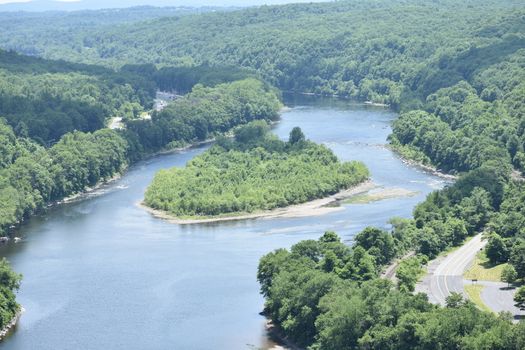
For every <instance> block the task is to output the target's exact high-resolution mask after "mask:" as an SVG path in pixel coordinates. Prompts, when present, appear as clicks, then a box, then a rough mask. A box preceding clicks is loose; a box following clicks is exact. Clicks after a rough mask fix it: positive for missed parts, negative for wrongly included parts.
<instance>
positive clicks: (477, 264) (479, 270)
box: [463, 251, 507, 282]
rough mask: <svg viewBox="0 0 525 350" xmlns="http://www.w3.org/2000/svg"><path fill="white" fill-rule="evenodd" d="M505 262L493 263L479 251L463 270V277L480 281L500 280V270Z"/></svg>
mask: <svg viewBox="0 0 525 350" xmlns="http://www.w3.org/2000/svg"><path fill="white" fill-rule="evenodd" d="M505 266H507V264H499V265H493V264H491V263H490V261H489V259H488V258H487V256H486V255H485V251H481V252H479V253H478V255H476V259H475V260H474V263H473V264H472V266H471V267H470V268H469V269H468V270H467V271H466V272H465V274H464V275H463V277H464V278H465V279H468V280H472V279H477V280H480V281H493V282H501V272H502V271H503V269H504V268H505Z"/></svg>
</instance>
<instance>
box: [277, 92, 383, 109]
mask: <svg viewBox="0 0 525 350" xmlns="http://www.w3.org/2000/svg"><path fill="white" fill-rule="evenodd" d="M282 92H284V93H287V94H293V95H301V96H313V97H328V98H337V99H341V100H347V101H355V102H356V103H359V104H363V105H365V106H371V107H381V108H390V107H391V106H390V105H389V104H387V103H380V102H374V101H363V100H359V99H356V98H352V97H349V96H343V95H337V94H318V93H315V92H301V91H291V90H284V91H282Z"/></svg>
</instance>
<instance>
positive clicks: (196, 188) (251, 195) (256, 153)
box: [144, 121, 369, 217]
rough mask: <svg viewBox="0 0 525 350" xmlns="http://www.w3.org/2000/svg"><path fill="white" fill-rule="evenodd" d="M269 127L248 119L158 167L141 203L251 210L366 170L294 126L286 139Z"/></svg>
mask: <svg viewBox="0 0 525 350" xmlns="http://www.w3.org/2000/svg"><path fill="white" fill-rule="evenodd" d="M269 130H270V129H269V126H268V124H267V123H266V122H265V121H255V122H252V123H249V124H247V125H245V126H241V127H239V128H237V129H236V130H235V131H234V139H233V140H231V139H228V138H224V137H223V138H221V139H220V140H219V141H218V143H217V145H216V146H214V147H212V148H211V149H210V150H208V151H206V152H205V153H204V154H202V155H200V156H198V157H196V158H194V159H193V160H191V161H190V162H189V163H188V164H187V165H186V167H185V168H183V169H179V168H173V169H169V170H161V171H160V172H159V173H157V174H156V176H155V179H154V180H153V182H152V183H151V185H150V186H149V187H148V190H147V191H146V195H145V200H144V203H145V204H146V205H147V206H149V207H152V208H154V209H159V210H162V211H165V212H168V213H170V214H172V215H174V216H177V217H207V216H218V215H221V214H230V215H231V214H235V213H251V212H254V211H257V210H259V211H260V210H269V209H274V208H279V207H286V206H289V205H292V204H299V203H304V202H307V201H310V200H313V199H317V198H322V197H325V196H327V195H330V194H334V193H337V192H339V191H340V190H342V189H347V188H349V187H351V186H355V185H357V184H358V183H360V182H363V181H364V180H366V179H367V178H368V176H369V173H368V170H367V169H366V167H365V166H364V164H362V163H359V162H347V163H340V162H339V161H338V160H337V157H336V156H335V155H334V154H333V152H332V151H330V150H329V149H328V148H326V147H324V146H322V145H317V144H315V143H313V142H310V141H307V140H306V139H305V136H304V135H303V133H302V131H301V130H300V129H299V128H295V129H293V130H292V132H291V133H290V138H289V140H288V142H284V141H281V140H279V139H278V138H277V137H276V136H274V135H273V134H271V133H270V131H269Z"/></svg>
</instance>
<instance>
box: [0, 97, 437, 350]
mask: <svg viewBox="0 0 525 350" xmlns="http://www.w3.org/2000/svg"><path fill="white" fill-rule="evenodd" d="M287 105H288V106H290V107H291V109H290V110H289V111H288V112H286V113H284V114H283V116H282V120H281V122H280V123H278V125H276V127H275V129H274V132H275V133H276V134H277V135H279V136H280V137H282V138H287V136H288V133H289V132H290V130H291V129H292V128H293V127H295V126H300V127H301V128H302V129H303V131H304V133H305V134H306V136H307V137H308V138H309V139H311V140H313V141H316V142H320V143H324V144H326V145H327V146H329V147H330V148H332V149H333V150H334V151H335V152H336V154H337V155H338V156H339V157H340V158H341V159H343V160H352V159H357V160H362V161H363V162H365V163H366V165H367V166H368V167H369V169H370V171H371V173H372V180H373V181H374V182H375V183H376V184H377V185H378V186H383V187H385V188H403V189H408V190H411V191H415V192H417V193H418V194H417V195H415V196H413V197H404V198H394V199H387V200H382V201H377V202H372V203H368V204H346V205H343V208H344V209H343V210H341V211H337V212H333V213H330V214H327V215H324V216H311V217H306V218H305V217H302V218H274V219H256V220H246V221H238V222H222V223H215V224H206V225H193V226H178V225H173V224H170V223H167V222H165V221H163V220H160V219H157V218H154V217H152V216H151V215H150V214H148V213H147V212H145V211H144V210H142V209H141V208H140V207H138V206H137V205H136V204H137V203H138V202H140V201H141V199H142V197H143V193H144V191H145V189H146V187H147V185H148V183H149V182H150V181H151V180H152V177H153V176H154V174H155V172H156V171H158V170H159V169H163V168H169V167H173V166H184V164H185V163H186V162H187V161H188V160H190V159H191V158H193V157H194V156H196V155H198V154H199V153H201V152H203V151H204V150H205V149H206V147H207V146H203V147H198V148H193V149H190V150H187V151H184V152H180V153H174V154H169V155H163V156H158V157H155V158H152V159H149V160H147V161H144V162H141V163H139V164H137V165H135V166H133V167H131V169H130V170H129V171H128V172H127V173H126V175H125V176H124V177H123V178H122V179H120V180H119V181H117V182H114V183H112V184H110V185H108V186H106V187H104V188H103V189H101V190H99V191H97V192H96V193H94V194H92V195H90V196H87V197H86V198H84V199H82V200H80V201H77V202H75V203H71V204H67V205H61V206H59V207H56V208H53V209H51V210H50V211H49V212H48V213H47V214H46V215H44V216H41V217H36V218H33V219H32V220H30V221H29V222H28V223H27V224H25V225H24V226H23V227H22V228H21V229H20V231H19V232H18V235H19V236H20V237H22V242H20V243H14V242H13V243H9V244H8V245H6V246H4V247H2V248H0V249H1V254H2V255H3V256H6V257H7V258H8V259H9V260H10V261H11V263H12V265H13V267H14V269H15V270H17V271H18V272H20V273H22V274H23V275H24V280H23V283H22V287H21V289H20V292H19V295H18V300H19V302H20V303H21V304H22V305H23V306H24V308H25V310H26V311H25V312H24V314H23V316H22V318H21V320H20V322H19V324H18V326H17V328H16V331H15V332H14V333H13V334H12V335H11V336H10V337H9V338H8V339H6V340H5V341H4V342H3V343H1V344H0V349H53V350H57V349H77V350H81V349H126V350H129V349H252V348H253V347H254V346H255V347H261V348H268V347H271V346H272V345H273V342H272V341H271V340H269V339H268V336H267V334H266V331H265V319H264V317H262V316H261V315H260V314H259V313H260V312H261V311H262V309H263V298H262V297H261V296H260V294H259V286H258V284H257V281H256V269H257V263H258V260H259V259H260V257H261V256H263V255H264V254H266V253H268V252H269V251H271V250H273V249H276V248H281V247H290V246H291V245H293V244H294V243H296V242H298V241H300V240H303V239H316V238H318V237H319V236H320V235H321V234H322V233H323V232H324V231H326V230H333V231H336V232H337V233H339V234H340V235H341V236H342V237H343V239H344V240H345V241H348V242H351V240H352V237H353V236H354V235H355V234H356V233H357V232H358V231H359V230H361V229H362V228H364V227H365V226H367V225H376V226H379V227H387V226H388V220H389V219H390V218H391V217H393V216H401V217H409V216H410V215H411V212H412V209H413V207H414V206H415V204H417V203H418V202H420V201H421V200H423V199H424V197H425V195H426V194H428V193H429V192H430V191H432V190H435V189H438V188H441V187H442V186H443V185H444V182H443V180H441V179H440V178H437V177H435V176H432V175H430V174H427V173H424V172H422V171H420V170H418V169H417V168H413V167H409V166H407V165H405V164H403V162H402V161H401V160H400V159H399V158H398V157H397V156H395V155H394V154H393V153H392V152H391V151H390V150H388V149H387V148H385V144H386V139H387V136H388V134H389V133H390V132H391V129H390V124H391V122H392V120H393V119H394V118H395V117H396V115H395V113H393V112H390V111H387V110H383V109H377V108H366V107H365V106H362V105H356V104H352V103H350V102H345V101H337V100H330V99H315V98H301V99H295V100H294V99H288V100H287Z"/></svg>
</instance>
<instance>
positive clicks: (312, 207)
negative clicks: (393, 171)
mask: <svg viewBox="0 0 525 350" xmlns="http://www.w3.org/2000/svg"><path fill="white" fill-rule="evenodd" d="M375 187H376V185H375V184H374V183H373V182H372V181H370V180H368V181H365V182H363V183H361V184H359V185H357V186H354V187H352V188H349V189H346V190H343V191H340V192H338V193H336V194H333V195H331V196H328V197H324V198H320V199H315V200H312V201H309V202H305V203H302V204H295V205H291V206H288V207H284V208H276V209H272V210H265V211H259V212H255V213H234V214H230V215H229V216H226V215H225V216H217V217H203V218H188V219H186V218H179V217H176V216H173V215H171V214H169V213H167V212H165V211H162V210H157V209H153V208H150V207H148V206H146V205H145V204H144V203H142V202H141V203H138V205H139V206H140V207H141V208H143V209H144V210H146V211H147V212H149V213H151V214H152V215H153V216H155V217H157V218H159V219H163V220H166V221H168V222H170V223H172V224H178V225H191V224H206V223H214V222H221V221H238V220H248V219H260V218H266V219H269V218H279V217H281V218H282V217H285V218H298V217H306V216H319V215H325V214H329V213H333V212H334V211H339V210H342V209H343V208H342V207H337V206H331V205H333V204H335V203H337V202H339V201H341V200H344V199H348V198H350V197H352V196H355V195H358V194H362V193H365V192H367V191H370V190H371V189H373V188H375Z"/></svg>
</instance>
